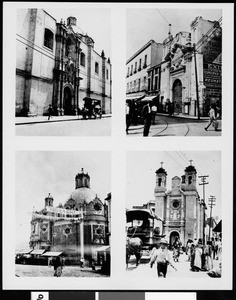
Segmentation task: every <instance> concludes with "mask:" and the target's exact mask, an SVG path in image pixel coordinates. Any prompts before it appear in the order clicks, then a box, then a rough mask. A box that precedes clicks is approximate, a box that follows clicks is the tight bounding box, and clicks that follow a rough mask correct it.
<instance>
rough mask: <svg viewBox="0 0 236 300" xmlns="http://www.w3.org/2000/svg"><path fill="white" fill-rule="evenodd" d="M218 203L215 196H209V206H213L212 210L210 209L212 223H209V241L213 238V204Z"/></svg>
mask: <svg viewBox="0 0 236 300" xmlns="http://www.w3.org/2000/svg"><path fill="white" fill-rule="evenodd" d="M215 204H216V197H215V196H210V197H209V198H208V205H209V207H210V208H211V210H210V224H209V237H208V241H210V240H211V227H212V220H211V218H212V208H213V206H214V205H215Z"/></svg>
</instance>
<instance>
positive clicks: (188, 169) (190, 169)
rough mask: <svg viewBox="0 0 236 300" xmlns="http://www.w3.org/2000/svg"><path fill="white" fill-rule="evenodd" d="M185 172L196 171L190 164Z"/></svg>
mask: <svg viewBox="0 0 236 300" xmlns="http://www.w3.org/2000/svg"><path fill="white" fill-rule="evenodd" d="M185 172H196V173H197V171H196V169H195V167H194V166H192V165H190V166H188V167H187V168H186V169H185Z"/></svg>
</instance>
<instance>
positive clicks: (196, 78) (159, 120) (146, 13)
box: [126, 8, 223, 137]
mask: <svg viewBox="0 0 236 300" xmlns="http://www.w3.org/2000/svg"><path fill="white" fill-rule="evenodd" d="M222 22H223V18H222V10H221V9H157V8H156V9H154V8H153V9H127V12H126V57H127V61H126V134H127V135H130V136H134V137H135V136H144V137H147V136H151V137H159V136H220V135H221V130H222V122H221V120H222V71H221V67H222Z"/></svg>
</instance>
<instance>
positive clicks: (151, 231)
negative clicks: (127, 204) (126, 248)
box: [126, 209, 163, 257]
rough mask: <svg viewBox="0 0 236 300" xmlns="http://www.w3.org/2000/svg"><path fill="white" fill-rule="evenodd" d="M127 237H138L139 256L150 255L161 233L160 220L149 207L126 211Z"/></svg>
mask: <svg viewBox="0 0 236 300" xmlns="http://www.w3.org/2000/svg"><path fill="white" fill-rule="evenodd" d="M126 222H127V224H126V229H127V238H130V239H132V238H140V240H141V241H142V245H141V256H142V257H144V256H147V257H150V251H151V249H152V248H153V247H154V246H157V244H158V242H159V241H160V239H161V238H162V237H163V235H162V221H161V219H160V218H158V217H157V216H156V215H155V213H154V212H153V211H152V210H150V209H130V210H127V211H126Z"/></svg>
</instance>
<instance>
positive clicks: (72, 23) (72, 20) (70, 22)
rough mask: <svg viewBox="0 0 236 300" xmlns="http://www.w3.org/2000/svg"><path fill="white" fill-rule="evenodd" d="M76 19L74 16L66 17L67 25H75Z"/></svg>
mask: <svg viewBox="0 0 236 300" xmlns="http://www.w3.org/2000/svg"><path fill="white" fill-rule="evenodd" d="M76 21H77V19H76V18H75V17H68V18H67V26H76Z"/></svg>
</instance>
